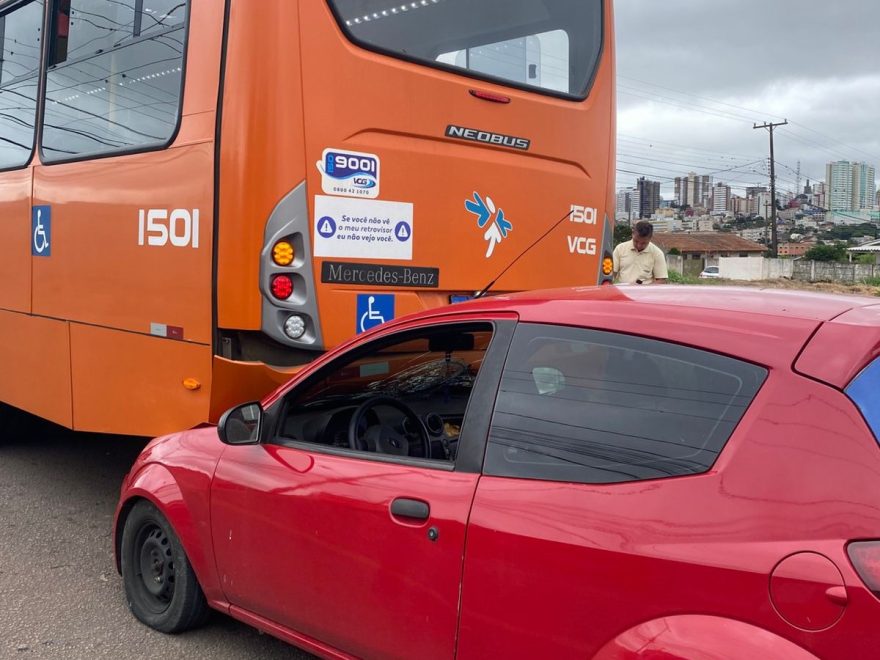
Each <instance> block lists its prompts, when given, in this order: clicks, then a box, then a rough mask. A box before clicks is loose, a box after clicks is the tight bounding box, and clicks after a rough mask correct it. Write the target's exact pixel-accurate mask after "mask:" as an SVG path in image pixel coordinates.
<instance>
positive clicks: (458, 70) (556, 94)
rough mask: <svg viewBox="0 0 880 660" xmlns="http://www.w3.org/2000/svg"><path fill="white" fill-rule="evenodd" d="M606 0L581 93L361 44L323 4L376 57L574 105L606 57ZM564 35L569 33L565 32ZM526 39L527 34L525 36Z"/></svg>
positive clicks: (334, 11)
mask: <svg viewBox="0 0 880 660" xmlns="http://www.w3.org/2000/svg"><path fill="white" fill-rule="evenodd" d="M606 2H607V0H599V5H600V6H599V15H600V19H601V21H602V26H601V27H602V29H601V30H600V31H599V50H598V52H597V53H596V62H595V64H594V65H593V70H592V72H591V73H590V78H589V80H588V81H587V85H586V87H585V88H584V93H583V94H582V95H581V94H569V93H566V92H560V91H557V90H554V89H548V88H545V87H538V86H537V85H527V84H524V83H518V82H516V81H513V80H508V79H506V78H501V77H499V76H493V75H490V74H485V73H479V72H476V71H472V70H471V69H464V68H462V67H457V66H453V65H451V64H444V63H443V62H438V61H436V60H434V61H432V62H429V61H428V60H424V59H419V58H417V57H410V56H407V55H405V54H403V53H399V52H397V51H394V50H391V49H390V48H383V47H382V46H377V45H375V44H371V43H369V42H366V41H363V40H361V39H358V38H357V37H355V36H354V35H353V34H352V33H351V31H350V30H349V29H348V28H347V27H346V25H345V19H344V18H343V17H342V15H341V14H340V13H339V12H338V11H337V9H336V5H334V4H333V3H332V2H331V1H330V0H325V2H324V4H325V5H326V6H327V8H328V9H329V10H330V13H331V14H332V15H333V19H334V21H335V23H336V27H337V28H338V29H339V31H340V32H341V33H342V36H343V37H345V38H346V39H347V40H348V41H349V42H350V43H352V44H354V45H355V46H357V47H358V48H362V49H364V50H367V51H370V52H373V53H378V54H379V55H385V56H387V57H391V58H393V59H395V60H402V61H404V62H410V63H411V64H416V65H418V66H425V67H428V68H430V69H439V70H440V71H446V72H447V73H452V74H456V75H459V76H463V77H465V78H471V79H474V80H481V81H484V82H488V83H492V84H495V85H501V86H502V87H508V88H513V89H519V90H522V91H525V92H532V93H533V94H539V95H541V96H550V97H553V98H558V99H562V100H564V101H572V102H575V103H581V102H583V101H586V100H587V99H588V98H589V97H590V94H591V93H592V91H593V86H594V85H595V84H596V77H597V76H598V75H599V68H600V66H601V64H602V58H603V57H604V56H605V30H606V28H607V25H606V23H607V18H608V17H607V12H606V11H605V3H606ZM566 34H568V33H567V32H566ZM525 36H529V35H525ZM572 43H574V41H573V39H572V38H571V35H570V34H569V49H571V44H572Z"/></svg>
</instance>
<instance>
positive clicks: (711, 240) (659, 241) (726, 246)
mask: <svg viewBox="0 0 880 660" xmlns="http://www.w3.org/2000/svg"><path fill="white" fill-rule="evenodd" d="M651 240H652V241H653V242H654V243H655V244H656V245H657V246H658V247H659V248H661V249H662V250H663V251H664V252H669V250H671V249H672V248H678V249H679V251H680V252H682V253H683V254H685V253H691V252H699V253H703V252H765V251H766V250H767V247H766V246H764V245H761V244H760V243H755V242H754V241H749V240H747V239H745V238H742V237H740V236H737V235H736V234H727V233H722V232H688V233H679V232H676V233H669V232H654V237H653V238H652V239H651Z"/></svg>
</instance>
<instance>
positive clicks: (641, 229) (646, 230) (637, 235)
mask: <svg viewBox="0 0 880 660" xmlns="http://www.w3.org/2000/svg"><path fill="white" fill-rule="evenodd" d="M653 235H654V226H653V225H652V224H651V223H650V222H648V221H647V220H639V221H638V222H637V223H636V224H635V225H634V226H633V247H634V248H635V249H636V250H638V251H639V252H641V251H642V250H644V249H645V248H646V247H648V244H649V243H650V242H651V237H652V236H653Z"/></svg>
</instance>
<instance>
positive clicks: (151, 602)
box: [120, 501, 209, 633]
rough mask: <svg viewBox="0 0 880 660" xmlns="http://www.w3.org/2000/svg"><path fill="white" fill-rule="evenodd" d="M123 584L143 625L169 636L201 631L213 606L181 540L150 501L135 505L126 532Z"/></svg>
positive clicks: (126, 523) (133, 612)
mask: <svg viewBox="0 0 880 660" xmlns="http://www.w3.org/2000/svg"><path fill="white" fill-rule="evenodd" d="M120 558H121V563H122V582H123V584H124V586H125V596H126V598H127V599H128V606H129V608H130V609H131V611H132V614H134V615H135V616H136V617H137V618H138V619H140V621H142V622H143V623H145V624H147V625H148V626H150V627H151V628H155V629H156V630H159V631H161V632H165V633H176V632H182V631H184V630H189V629H190V628H195V627H197V626H199V625H201V624H202V623H204V622H205V620H206V619H207V617H208V612H209V610H208V603H207V601H206V600H205V594H204V593H203V592H202V588H201V587H200V586H199V583H198V580H197V579H196V574H195V572H194V571H193V569H192V566H191V565H190V563H189V559H187V557H186V553H185V552H184V551H183V546H181V544H180V541H179V540H178V538H177V536H176V535H175V534H174V531H173V530H172V529H171V525H170V524H169V523H168V521H167V520H166V519H165V517H164V516H163V515H162V514H161V513H160V512H159V510H158V509H156V507H155V506H153V505H152V504H151V503H150V502H147V501H140V502H138V503H137V504H135V505H134V507H133V508H132V510H131V512H130V513H129V515H128V518H126V520H125V527H124V528H123V531H122V548H121V557H120Z"/></svg>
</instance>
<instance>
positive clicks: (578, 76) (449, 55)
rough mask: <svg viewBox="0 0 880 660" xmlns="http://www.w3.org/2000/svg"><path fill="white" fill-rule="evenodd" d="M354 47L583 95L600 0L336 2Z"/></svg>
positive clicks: (595, 45)
mask: <svg viewBox="0 0 880 660" xmlns="http://www.w3.org/2000/svg"><path fill="white" fill-rule="evenodd" d="M330 5H331V7H332V8H333V9H334V12H335V14H336V17H337V20H338V22H339V24H340V27H342V29H343V31H344V32H346V34H347V35H348V36H349V37H350V38H351V39H352V40H353V41H355V42H356V43H359V44H361V45H363V46H365V47H368V48H371V49H374V50H379V51H381V52H383V53H387V54H389V55H392V56H395V57H401V58H403V59H408V60H414V61H418V62H420V63H423V64H429V65H433V66H440V67H442V68H453V69H456V70H459V71H462V72H467V75H471V76H474V77H478V78H488V79H491V80H493V81H496V82H502V83H507V84H513V85H515V86H522V87H528V88H532V89H535V90H536V91H544V92H549V93H555V94H557V95H561V96H569V97H574V98H578V99H582V98H585V97H586V95H587V92H588V90H589V87H590V83H591V81H592V78H593V73H594V71H595V69H596V65H597V63H598V61H599V54H600V51H601V48H602V0H519V1H518V2H515V3H513V2H510V1H509V0H482V1H481V2H479V3H474V2H471V0H419V1H418V2H400V1H399V0H398V1H397V2H394V1H391V0H330Z"/></svg>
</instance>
